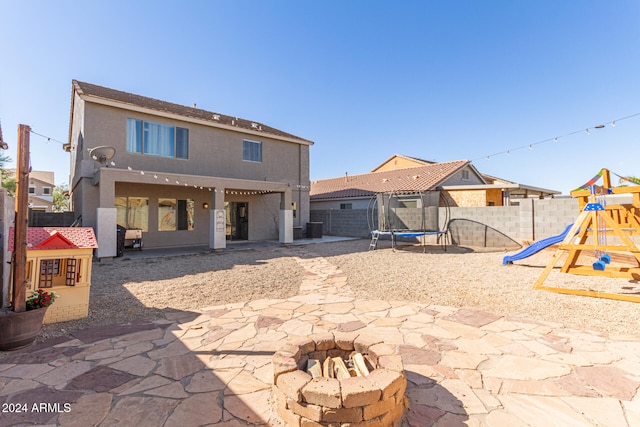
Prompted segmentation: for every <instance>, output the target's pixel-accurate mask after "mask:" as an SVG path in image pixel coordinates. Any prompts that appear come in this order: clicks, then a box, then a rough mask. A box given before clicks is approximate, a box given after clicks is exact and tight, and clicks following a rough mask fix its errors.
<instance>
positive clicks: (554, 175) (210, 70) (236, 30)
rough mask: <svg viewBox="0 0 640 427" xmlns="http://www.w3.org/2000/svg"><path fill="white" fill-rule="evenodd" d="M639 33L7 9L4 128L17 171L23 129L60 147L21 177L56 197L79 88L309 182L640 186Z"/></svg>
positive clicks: (589, 24)
mask: <svg viewBox="0 0 640 427" xmlns="http://www.w3.org/2000/svg"><path fill="white" fill-rule="evenodd" d="M638 22H640V2H638V1H637V0H626V1H624V0H612V1H607V2H602V1H590V0H584V1H577V0H576V1H571V0H566V1H557V0H553V1H547V0H539V1H529V2H524V1H512V0H504V1H498V0H496V1H491V0H487V1H459V0H442V1H428V0H424V1H398V2H382V1H332V0H323V1H316V2H310V1H293V0H291V1H289V0H273V1H224V2H223V1H215V0H212V1H183V2H178V1H153V2H152V1H112V0H110V1H106V2H78V1H64V0H56V1H55V2H53V1H35V0H32V1H20V2H17V1H9V0H0V55H1V56H0V61H1V63H2V67H0V121H1V123H2V130H3V134H4V139H5V140H6V141H7V142H8V143H9V145H10V150H9V151H8V153H7V154H8V155H9V156H10V157H12V158H13V159H14V160H15V158H16V154H15V146H16V140H17V127H18V124H20V123H22V124H27V125H29V126H31V128H32V130H33V131H34V132H37V133H39V134H42V135H46V136H47V137H50V138H51V139H52V140H51V141H48V140H47V139H46V138H43V137H40V136H38V135H35V134H32V136H31V164H32V167H33V168H34V169H37V170H52V171H54V172H55V175H56V183H58V184H60V183H68V175H69V157H68V154H67V153H65V152H64V151H63V150H62V145H61V144H60V142H67V138H68V128H69V106H70V93H71V80H72V79H77V80H82V81H86V82H90V83H94V84H98V85H102V86H107V87H111V88H114V89H119V90H124V91H127V92H132V93H136V94H140V95H144V96H149V97H153V98H157V99H162V100H166V101H171V102H175V103H179V104H184V105H192V104H193V103H197V105H198V107H199V108H203V109H207V110H210V111H215V112H218V113H222V114H228V115H234V116H238V117H242V118H245V119H248V120H253V121H259V122H262V123H266V124H268V125H270V126H273V127H276V128H280V129H282V130H284V131H287V132H290V133H293V134H296V135H299V136H301V137H304V138H307V139H310V140H312V141H314V142H315V145H314V146H313V147H311V179H312V180H315V179H322V178H330V177H335V176H341V175H344V173H345V172H348V173H349V174H351V175H353V174H358V173H365V172H368V171H370V170H371V169H372V168H374V167H375V166H377V165H379V164H380V163H381V162H383V161H384V160H385V159H387V158H388V157H390V156H391V155H393V154H395V153H398V154H403V155H408V156H414V157H421V158H424V159H428V160H436V161H449V160H459V159H468V160H471V161H473V164H474V165H475V166H476V168H477V169H478V170H480V171H481V172H483V173H486V174H489V175H493V176H497V177H501V178H505V179H508V180H511V181H516V182H520V183H524V184H529V185H533V186H538V187H544V188H551V189H556V190H560V191H562V192H564V193H568V192H569V191H570V190H571V189H573V188H575V187H577V186H579V185H581V184H583V183H584V182H586V181H587V180H588V179H590V178H591V177H593V176H594V175H595V174H596V173H597V172H598V171H599V170H600V169H601V168H603V167H606V168H609V169H610V170H611V171H612V172H614V173H617V174H619V175H633V176H640V166H639V162H638V159H639V158H640V115H636V114H638V113H640V101H639V100H640V84H639V78H638V76H640V25H638ZM623 118H626V119H624V120H617V121H616V123H615V127H613V126H611V125H610V122H611V121H612V120H615V119H623ZM600 124H604V125H605V127H604V128H602V129H596V128H594V127H595V126H596V125H600ZM588 128H589V134H587V132H586V131H585V130H586V129H588ZM554 137H559V138H558V141H557V142H555V141H553V140H552V138H554ZM542 141H544V142H542ZM529 145H532V147H531V148H532V149H529V148H528V147H529ZM507 151H509V154H508V155H507V154H506V152H507ZM493 154H495V155H493ZM487 156H489V159H487Z"/></svg>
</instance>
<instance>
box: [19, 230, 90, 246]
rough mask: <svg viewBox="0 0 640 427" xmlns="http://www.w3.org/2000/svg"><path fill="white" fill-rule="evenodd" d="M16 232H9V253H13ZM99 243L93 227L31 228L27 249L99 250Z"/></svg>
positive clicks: (28, 232) (28, 233) (28, 234)
mask: <svg viewBox="0 0 640 427" xmlns="http://www.w3.org/2000/svg"><path fill="white" fill-rule="evenodd" d="M13 244H14V232H13V227H12V228H11V229H10V230H9V245H8V246H9V252H12V251H13ZM97 247H98V241H97V240H96V236H95V234H94V233H93V228H91V227H29V228H28V229H27V249H73V248H79V249H86V248H97Z"/></svg>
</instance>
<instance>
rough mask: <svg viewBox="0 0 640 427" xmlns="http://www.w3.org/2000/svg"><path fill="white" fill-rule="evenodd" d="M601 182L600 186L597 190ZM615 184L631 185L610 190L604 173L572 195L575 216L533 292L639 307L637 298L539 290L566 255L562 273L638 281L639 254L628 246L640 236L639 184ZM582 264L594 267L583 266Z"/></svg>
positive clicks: (633, 296)
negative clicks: (575, 200) (577, 208)
mask: <svg viewBox="0 0 640 427" xmlns="http://www.w3.org/2000/svg"><path fill="white" fill-rule="evenodd" d="M601 177H602V178H603V180H604V184H603V186H601V187H600V186H596V185H595V183H596V182H597V181H598V180H599V179H600V178H601ZM620 178H621V179H624V180H627V181H629V182H631V183H632V184H634V185H633V186H622V187H615V188H612V187H611V178H610V175H609V170H607V169H602V170H601V171H600V172H599V173H598V175H596V176H595V177H594V178H593V179H592V180H590V181H589V182H587V183H586V184H585V185H583V186H582V187H580V188H578V189H576V190H574V191H572V192H571V195H572V196H573V197H577V198H578V200H579V206H580V215H579V216H578V218H577V220H576V221H575V222H574V224H573V226H572V228H571V229H570V230H569V232H568V233H566V236H565V238H564V240H563V241H562V242H561V243H560V245H559V247H558V250H557V251H556V253H555V254H554V256H553V258H552V259H551V261H550V262H549V264H548V265H547V266H546V268H545V269H544V271H543V272H542V274H541V275H540V277H539V278H538V280H537V281H536V283H535V285H534V289H541V290H546V291H551V292H558V293H563V294H571V295H582V296H590V297H596V298H608V299H615V300H623V301H631V302H640V295H638V294H617V293H610V292H600V291H596V290H582V289H568V288H560V287H549V286H543V283H544V282H545V280H546V279H547V277H548V276H549V274H550V273H551V271H552V270H553V269H554V268H555V266H556V264H558V262H559V261H560V259H561V258H562V257H563V256H565V255H566V259H565V261H564V264H563V265H562V267H561V268H560V271H561V272H563V273H570V274H577V275H584V276H600V277H613V278H628V279H631V280H640V249H639V248H638V246H637V245H636V244H635V243H634V241H633V240H632V239H633V238H638V236H640V185H638V184H640V183H639V182H637V180H636V179H632V178H624V177H620ZM621 198H622V199H624V200H621ZM622 254H624V255H626V256H625V257H624V258H625V259H626V260H627V261H626V262H622V263H620V262H616V263H615V264H616V265H613V264H612V259H614V260H618V259H620V258H621V255H622ZM581 255H582V258H581ZM585 258H587V259H590V260H595V261H594V262H593V263H592V264H584V259H585ZM580 262H582V263H583V264H580Z"/></svg>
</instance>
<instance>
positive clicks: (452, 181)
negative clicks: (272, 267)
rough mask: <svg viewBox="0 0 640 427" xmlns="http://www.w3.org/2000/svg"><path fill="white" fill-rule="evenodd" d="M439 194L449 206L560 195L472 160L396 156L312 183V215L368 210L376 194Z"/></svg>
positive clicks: (508, 201) (478, 204)
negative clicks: (495, 174) (366, 170)
mask: <svg viewBox="0 0 640 427" xmlns="http://www.w3.org/2000/svg"><path fill="white" fill-rule="evenodd" d="M436 190H438V191H441V192H442V194H443V196H444V197H445V198H446V203H447V204H448V205H449V206H460V207H471V206H473V207H477V206H502V205H509V204H515V203H517V202H515V203H514V200H515V199H517V198H522V197H532V196H534V197H547V196H551V195H555V194H560V192H559V191H555V190H548V189H543V188H537V187H532V186H527V185H522V184H516V183H513V182H509V181H506V180H501V179H499V178H495V177H491V176H489V175H485V174H482V173H480V172H479V171H478V170H477V169H476V168H475V167H474V166H473V164H472V163H471V162H470V161H468V160H457V161H451V162H441V163H437V162H433V161H428V160H423V159H420V158H417V157H409V156H403V155H399V154H394V155H393V156H391V157H390V158H388V159H387V160H385V161H384V162H383V163H382V164H380V165H379V166H377V167H376V168H374V169H373V171H372V172H369V173H365V174H360V175H352V176H349V175H345V176H344V177H340V178H329V179H322V180H317V181H313V182H312V183H311V205H312V209H314V210H317V209H367V207H368V206H369V203H370V201H371V198H372V197H373V196H374V195H375V194H377V193H385V192H397V193H411V192H416V193H417V192H426V191H436Z"/></svg>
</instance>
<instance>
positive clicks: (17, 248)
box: [13, 125, 31, 312]
mask: <svg viewBox="0 0 640 427" xmlns="http://www.w3.org/2000/svg"><path fill="white" fill-rule="evenodd" d="M30 135H31V128H30V127H29V126H27V125H18V156H17V161H16V206H15V209H16V223H15V226H14V233H15V234H14V239H13V311H15V312H22V311H25V310H26V299H27V297H26V292H27V274H26V273H27V270H26V267H27V227H28V225H29V218H28V216H29V137H30Z"/></svg>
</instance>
